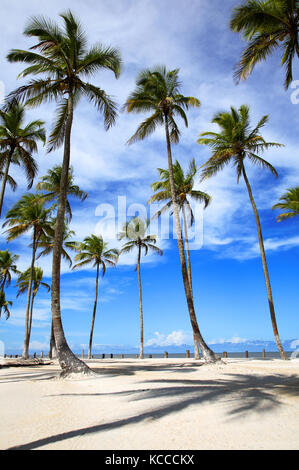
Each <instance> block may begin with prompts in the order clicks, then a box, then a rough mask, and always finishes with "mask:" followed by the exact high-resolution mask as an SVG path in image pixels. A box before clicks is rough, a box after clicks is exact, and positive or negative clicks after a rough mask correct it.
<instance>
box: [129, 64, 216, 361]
mask: <svg viewBox="0 0 299 470" xmlns="http://www.w3.org/2000/svg"><path fill="white" fill-rule="evenodd" d="M199 105H200V102H199V101H198V100H197V99H196V98H193V97H191V96H183V95H182V94H181V86H180V82H179V70H178V69H175V70H171V71H167V70H166V67H164V66H158V67H156V68H154V69H153V70H148V69H146V70H143V71H142V72H141V73H140V74H139V76H138V78H137V81H136V89H135V90H134V91H133V93H131V95H130V96H129V97H128V99H127V101H126V103H125V105H124V108H125V109H126V110H127V111H128V112H129V113H130V112H136V113H144V112H145V113H148V112H151V115H150V116H149V117H148V118H147V119H145V120H144V121H143V122H142V123H141V124H140V126H139V127H138V129H137V131H136V132H135V134H134V135H133V136H132V137H131V138H130V139H129V141H128V143H129V144H132V143H133V142H137V141H139V140H143V139H145V138H146V137H147V136H149V135H150V134H152V133H153V132H154V131H155V129H156V128H157V126H159V125H164V128H165V137H166V146H167V156H168V171H169V183H170V190H171V198H172V205H173V206H172V208H173V214H174V220H175V227H176V236H177V243H178V249H179V255H180V263H181V270H182V276H183V282H184V289H185V294H186V300H187V305H188V310H189V315H190V321H191V325H192V329H193V334H194V335H195V336H196V338H197V341H198V342H199V344H200V347H201V351H202V354H203V356H204V359H205V360H206V361H207V362H215V361H216V360H217V358H216V356H215V354H214V353H213V351H212V350H211V349H210V348H209V347H208V345H207V344H206V342H205V341H204V339H203V337H202V335H201V333H200V330H199V328H198V323H197V318H196V314H195V308H194V303H193V298H192V292H191V288H190V284H189V280H188V272H187V265H186V258H185V251H184V243H183V239H182V230H181V223H180V217H179V207H178V204H177V201H176V192H175V181H174V174H173V163H172V148H171V144H172V143H178V141H179V137H180V131H179V128H178V126H177V123H176V121H175V117H176V116H179V117H181V118H182V119H183V121H184V123H185V125H186V126H187V125H188V120H187V116H186V113H185V110H188V109H189V107H190V106H197V107H198V106H199Z"/></svg>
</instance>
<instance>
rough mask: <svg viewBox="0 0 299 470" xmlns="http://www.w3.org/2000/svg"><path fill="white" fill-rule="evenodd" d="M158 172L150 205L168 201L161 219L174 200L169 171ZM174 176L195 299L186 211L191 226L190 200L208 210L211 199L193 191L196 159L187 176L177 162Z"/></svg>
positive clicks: (197, 191) (196, 345)
mask: <svg viewBox="0 0 299 470" xmlns="http://www.w3.org/2000/svg"><path fill="white" fill-rule="evenodd" d="M158 172H159V175H160V181H157V182H155V183H153V184H152V185H151V187H152V190H153V191H154V192H156V194H154V195H153V196H152V197H151V198H150V200H149V201H148V204H151V203H153V202H160V201H167V203H166V204H165V206H164V207H162V209H160V210H159V211H158V212H157V213H156V214H155V217H160V215H161V214H162V213H163V212H165V211H167V210H169V209H171V207H172V198H171V190H170V183H169V171H168V170H163V169H162V168H158ZM173 174H174V182H175V189H176V198H177V205H178V207H179V209H180V210H181V211H182V214H183V226H184V237H185V248H186V257H187V271H188V278H189V283H190V289H191V295H192V298H193V287H192V275H191V259H190V249H189V236H188V224H187V214H186V211H187V212H188V215H189V224H190V226H191V225H192V224H193V222H194V215H193V211H192V208H191V205H190V202H189V200H188V198H190V199H194V200H195V201H198V202H203V203H204V207H205V209H206V208H207V206H208V205H209V203H210V201H211V197H210V196H209V195H208V194H207V193H204V192H203V191H199V190H195V189H193V188H194V178H195V176H196V174H197V168H196V164H195V159H193V160H192V161H191V162H190V164H189V169H188V171H187V172H186V174H185V173H184V170H183V168H182V167H181V165H180V163H179V162H178V161H176V162H175V163H174V165H173ZM194 357H195V359H200V353H199V343H198V341H197V337H196V335H194Z"/></svg>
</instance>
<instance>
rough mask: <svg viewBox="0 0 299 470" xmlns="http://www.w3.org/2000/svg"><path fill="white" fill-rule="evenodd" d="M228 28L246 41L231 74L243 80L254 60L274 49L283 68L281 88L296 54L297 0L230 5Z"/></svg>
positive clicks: (298, 51) (256, 0)
mask: <svg viewBox="0 0 299 470" xmlns="http://www.w3.org/2000/svg"><path fill="white" fill-rule="evenodd" d="M230 26H231V29H232V30H233V31H235V32H238V33H239V32H242V33H243V39H244V40H245V41H247V42H248V46H247V47H246V48H245V49H244V51H243V53H242V57H241V60H240V62H239V63H238V65H237V66H236V72H235V77H236V79H237V80H238V81H239V80H245V79H246V78H247V77H248V76H249V75H250V73H251V72H252V70H253V68H254V67H255V65H256V64H257V63H258V62H261V61H263V60H266V59H267V58H268V57H269V56H270V55H271V54H273V53H274V52H275V51H276V50H279V51H281V54H282V58H281V65H282V66H284V67H285V82H284V85H285V88H286V89H287V88H288V87H289V85H290V83H291V81H292V80H293V70H292V68H293V67H292V65H293V59H294V57H295V56H296V57H297V58H298V57H299V43H298V30H299V3H298V1H296V0H263V1H262V0H249V1H247V2H245V3H243V4H242V5H240V6H238V7H236V8H234V10H233V12H232V17H231V22H230Z"/></svg>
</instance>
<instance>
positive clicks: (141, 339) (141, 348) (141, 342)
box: [137, 246, 144, 359]
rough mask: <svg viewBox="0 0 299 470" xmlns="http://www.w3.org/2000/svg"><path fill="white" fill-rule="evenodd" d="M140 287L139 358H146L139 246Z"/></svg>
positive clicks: (138, 269)
mask: <svg viewBox="0 0 299 470" xmlns="http://www.w3.org/2000/svg"><path fill="white" fill-rule="evenodd" d="M138 250H139V251H138V262H137V271H138V288H139V311H140V353H139V359H144V353H143V307H142V287H141V273H140V261H141V247H140V246H139V248H138Z"/></svg>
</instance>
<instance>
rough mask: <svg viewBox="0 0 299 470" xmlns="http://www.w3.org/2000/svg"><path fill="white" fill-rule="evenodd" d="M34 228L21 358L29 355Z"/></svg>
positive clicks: (34, 250) (34, 249) (34, 230)
mask: <svg viewBox="0 0 299 470" xmlns="http://www.w3.org/2000/svg"><path fill="white" fill-rule="evenodd" d="M36 238H37V237H36V228H35V227H34V229H33V243H32V260H31V267H30V279H29V283H28V294H27V304H26V318H25V338H24V349H23V354H22V357H23V359H28V357H29V341H30V324H29V323H30V307H31V292H32V284H33V273H34V264H35V255H36Z"/></svg>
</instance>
